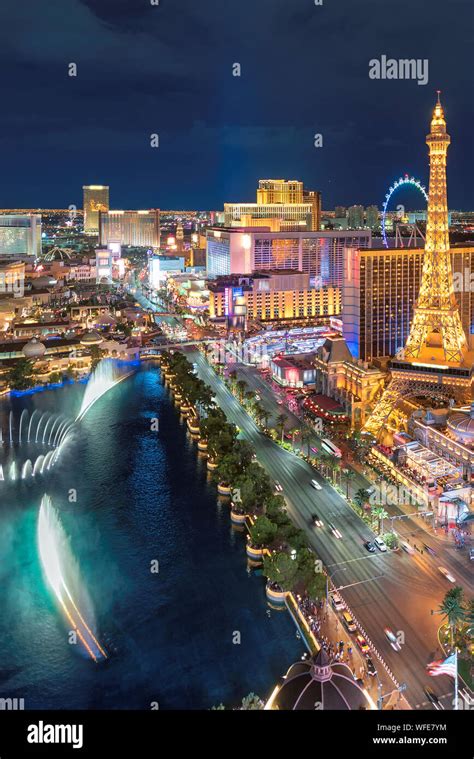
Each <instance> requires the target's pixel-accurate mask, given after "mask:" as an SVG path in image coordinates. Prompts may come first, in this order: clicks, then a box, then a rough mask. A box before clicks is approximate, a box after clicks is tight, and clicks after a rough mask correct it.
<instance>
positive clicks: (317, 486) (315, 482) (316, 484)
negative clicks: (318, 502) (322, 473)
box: [311, 480, 322, 490]
mask: <svg viewBox="0 0 474 759" xmlns="http://www.w3.org/2000/svg"><path fill="white" fill-rule="evenodd" d="M311 485H312V487H313V488H315V489H316V490H322V488H321V485H320V484H319V482H318V481H317V480H311Z"/></svg>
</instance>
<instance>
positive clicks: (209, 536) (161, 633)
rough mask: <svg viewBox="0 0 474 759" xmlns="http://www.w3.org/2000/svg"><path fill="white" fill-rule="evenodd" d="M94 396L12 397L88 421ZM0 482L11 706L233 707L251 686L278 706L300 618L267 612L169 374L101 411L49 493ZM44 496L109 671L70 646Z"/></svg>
mask: <svg viewBox="0 0 474 759" xmlns="http://www.w3.org/2000/svg"><path fill="white" fill-rule="evenodd" d="M83 392H84V386H82V385H74V386H66V387H64V388H60V389H57V390H48V391H45V392H42V393H35V394H33V395H25V396H22V397H19V398H13V399H12V401H11V404H12V405H13V406H14V407H15V408H16V409H17V410H19V411H20V412H21V409H22V408H28V409H29V410H30V411H32V410H33V409H34V408H41V409H49V410H53V411H57V412H62V413H68V414H70V415H71V416H74V414H75V412H76V413H77V410H78V408H79V406H80V400H81V397H82V394H83ZM9 405H10V402H9V401H3V402H2V407H1V408H2V413H3V427H5V411H6V409H8V408H9ZM154 417H159V420H160V431H159V433H156V432H152V431H151V429H150V427H151V420H152V418H154ZM0 488H1V489H0V697H2V698H7V697H15V696H16V697H17V698H24V699H25V708H27V709H33V708H45V709H62V708H70V709H83V708H96V709H105V708H118V709H122V708H123V709H149V708H150V704H151V702H158V704H159V707H160V708H161V709H179V708H184V709H193V708H194V709H196V708H210V707H211V706H212V705H214V704H217V703H219V702H221V701H222V702H224V703H225V704H226V705H228V706H232V705H237V704H238V703H239V702H240V699H241V698H242V697H243V696H245V695H247V694H248V693H249V692H250V691H254V692H256V693H258V694H259V695H260V696H262V697H267V696H268V695H269V693H270V692H271V690H272V687H273V684H274V683H275V681H276V680H277V679H278V678H279V677H280V676H281V675H282V674H284V672H285V671H286V669H287V667H288V666H289V664H290V663H291V662H292V661H295V660H296V659H297V658H299V656H300V655H301V653H302V644H301V642H300V641H298V640H297V638H296V635H295V628H294V625H293V623H292V621H291V619H290V617H289V615H288V614H287V612H279V613H278V612H274V611H272V612H271V616H270V617H268V616H267V613H266V612H267V605H266V601H265V595H264V582H263V578H262V577H261V576H259V575H258V574H255V573H251V574H249V573H248V572H247V563H246V557H245V551H244V538H243V535H242V534H240V533H237V532H235V531H234V530H233V529H232V527H231V523H230V517H229V509H228V506H227V505H225V504H224V503H219V500H218V498H217V496H216V491H215V488H214V487H213V486H212V485H210V484H209V482H208V478H207V471H206V467H205V461H204V459H201V458H199V457H198V455H197V452H196V444H195V443H194V442H192V441H191V439H190V437H189V434H188V432H187V430H186V426H185V424H184V423H183V422H182V421H180V417H179V414H178V412H177V411H176V409H175V408H174V406H173V405H172V403H171V402H170V399H169V395H168V391H167V390H166V388H164V387H163V386H162V385H161V383H160V379H159V370H157V368H156V367H154V366H152V365H148V366H146V367H144V368H142V369H141V370H140V371H138V372H137V374H135V375H134V376H133V377H131V378H129V379H127V380H125V381H124V382H122V383H121V384H120V385H118V386H117V387H115V388H113V389H112V390H111V391H110V392H109V393H107V394H106V395H105V396H104V397H103V398H102V399H100V400H99V401H98V402H97V403H96V404H95V405H94V406H93V407H92V409H91V410H90V411H89V412H88V414H87V415H86V417H85V418H84V420H83V421H82V423H81V426H80V428H78V429H77V430H76V431H75V432H74V434H73V436H72V438H71V439H70V441H69V443H68V445H67V447H66V448H65V450H64V452H63V454H62V456H61V459H60V462H59V464H58V465H57V468H56V469H55V470H54V473H53V475H52V477H50V478H49V479H48V481H47V482H46V483H45V484H44V485H43V486H41V485H40V484H37V485H35V487H27V486H26V485H24V484H22V483H19V484H18V485H17V486H16V488H15V491H14V492H12V491H11V490H10V491H7V489H6V488H5V486H4V485H2V484H1V483H0ZM71 489H75V490H76V491H77V502H75V503H74V502H72V503H71V502H69V500H68V497H69V494H70V491H71ZM45 492H47V493H48V494H49V495H51V497H52V499H53V503H54V505H55V507H56V508H57V510H58V511H59V513H60V517H61V522H62V524H63V526H64V528H65V529H66V531H67V533H68V535H69V536H70V546H71V550H72V552H73V554H74V556H75V558H76V560H77V563H78V566H79V567H80V572H81V576H82V581H83V583H84V585H85V586H86V587H87V590H88V592H89V595H90V596H91V598H92V600H93V606H94V609H95V616H96V625H97V632H98V637H99V639H100V641H101V642H102V643H103V644H104V645H105V647H106V648H107V649H108V650H109V651H111V652H112V654H111V656H110V659H109V660H108V661H107V662H105V663H102V664H98V665H97V664H94V663H93V662H92V661H91V660H90V659H88V658H86V657H85V656H84V655H83V654H82V653H81V650H80V647H79V646H73V645H70V644H69V643H68V636H67V629H66V624H65V622H64V621H63V619H62V617H61V615H60V613H59V612H58V609H57V608H56V605H55V602H54V599H53V597H52V594H51V591H50V590H49V588H48V587H47V586H46V584H45V580H44V578H43V574H42V570H41V566H40V563H39V558H38V550H37V545H36V525H37V515H38V508H39V503H40V501H41V497H42V495H43V494H44V493H45ZM155 560H156V561H158V562H159V572H158V573H153V572H151V571H150V567H151V563H152V562H153V561H155ZM236 632H238V633H240V640H241V642H240V644H239V645H235V644H234V643H233V639H235V637H236V636H235V633H236Z"/></svg>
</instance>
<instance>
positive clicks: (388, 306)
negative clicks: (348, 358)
mask: <svg viewBox="0 0 474 759" xmlns="http://www.w3.org/2000/svg"><path fill="white" fill-rule="evenodd" d="M423 255H424V248H394V249H387V248H371V249H370V250H350V251H347V253H346V260H345V265H344V276H343V286H342V320H343V335H344V337H345V339H346V341H347V344H348V346H349V348H350V350H351V353H352V355H353V356H354V357H356V358H361V359H362V360H363V361H373V360H376V359H385V358H389V357H393V356H395V354H396V353H397V351H398V350H399V349H400V348H403V347H404V345H405V344H406V341H407V338H408V334H409V332H410V325H411V321H412V317H413V307H414V304H415V301H416V299H417V297H418V292H419V289H420V283H421V272H422V266H423ZM451 260H452V266H453V280H454V291H455V296H456V300H457V302H458V305H459V310H460V313H461V321H462V326H463V328H464V331H465V333H466V336H467V337H468V339H469V342H470V344H471V346H473V344H474V334H473V333H474V247H466V246H462V245H460V246H456V245H455V246H453V247H452V248H451Z"/></svg>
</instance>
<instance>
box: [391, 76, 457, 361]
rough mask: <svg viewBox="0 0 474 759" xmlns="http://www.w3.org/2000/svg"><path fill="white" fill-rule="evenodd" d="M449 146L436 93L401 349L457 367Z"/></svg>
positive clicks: (407, 354)
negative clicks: (423, 215) (414, 287)
mask: <svg viewBox="0 0 474 759" xmlns="http://www.w3.org/2000/svg"><path fill="white" fill-rule="evenodd" d="M450 142H451V138H450V136H449V134H447V133H446V121H445V118H444V111H443V106H442V105H441V101H440V92H439V91H438V102H437V103H436V106H435V109H434V112H433V118H432V119H431V131H430V133H429V134H428V135H427V137H426V144H427V145H428V148H429V151H430V187H429V198H428V216H427V223H426V243H425V255H424V258H423V272H422V277H421V285H420V292H419V295H418V301H417V303H416V306H415V312H414V315H413V322H412V325H411V329H410V334H409V336H408V340H407V344H406V347H405V359H406V360H408V361H409V360H412V359H419V358H420V356H421V355H422V354H423V353H426V352H428V353H429V355H430V357H431V356H434V352H435V353H436V359H437V360H441V361H445V362H449V363H453V362H454V363H463V356H464V354H465V352H466V351H467V344H466V336H465V334H464V330H463V328H462V325H461V318H460V316H459V309H458V306H457V303H456V298H455V295H454V287H453V272H452V268H451V255H450V251H449V231H448V203H447V197H446V154H447V151H448V146H449V144H450Z"/></svg>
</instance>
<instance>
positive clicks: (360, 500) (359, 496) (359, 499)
mask: <svg viewBox="0 0 474 759" xmlns="http://www.w3.org/2000/svg"><path fill="white" fill-rule="evenodd" d="M367 499H368V496H367V490H366V489H365V488H359V490H358V491H357V492H356V494H355V496H354V501H355V502H356V504H357V505H358V506H360V507H361V508H363V506H364V504H365V503H367Z"/></svg>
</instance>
